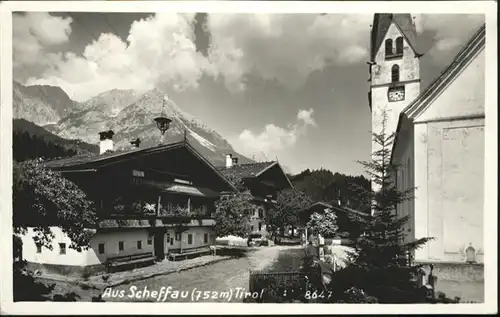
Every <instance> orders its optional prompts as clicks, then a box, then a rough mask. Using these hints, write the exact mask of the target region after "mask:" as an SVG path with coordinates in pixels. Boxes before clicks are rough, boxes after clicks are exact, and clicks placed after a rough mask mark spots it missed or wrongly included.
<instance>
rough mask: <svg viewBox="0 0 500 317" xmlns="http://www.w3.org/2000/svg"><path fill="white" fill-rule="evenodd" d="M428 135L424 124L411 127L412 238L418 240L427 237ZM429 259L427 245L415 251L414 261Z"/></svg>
mask: <svg viewBox="0 0 500 317" xmlns="http://www.w3.org/2000/svg"><path fill="white" fill-rule="evenodd" d="M427 141H428V133H427V125H426V124H416V125H414V126H413V142H412V143H413V145H414V157H415V159H414V164H415V198H414V200H413V206H414V213H413V216H414V218H413V219H414V220H413V227H414V237H415V239H420V238H424V237H429V231H428V214H427V202H428V198H427V196H428V192H429V189H428V183H427V180H428V161H427V159H428V155H427V153H428V151H427V145H428V142H427ZM428 257H429V244H425V245H424V246H422V247H421V248H420V249H418V250H416V251H415V259H420V260H427V259H428Z"/></svg>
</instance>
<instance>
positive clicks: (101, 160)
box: [43, 141, 236, 190]
mask: <svg viewBox="0 0 500 317" xmlns="http://www.w3.org/2000/svg"><path fill="white" fill-rule="evenodd" d="M179 148H186V149H187V150H189V151H190V152H191V153H192V154H193V155H195V156H196V157H197V158H198V159H199V160H201V161H202V162H204V163H205V164H206V165H207V166H208V167H209V168H211V169H212V170H213V171H214V172H215V173H216V174H217V175H218V176H219V177H220V178H221V179H222V180H224V181H225V182H226V183H227V184H228V185H230V188H232V189H233V190H236V188H235V187H234V184H232V183H231V182H230V181H229V180H227V179H226V177H225V176H224V174H223V173H221V172H220V171H219V170H217V169H216V168H215V166H213V165H212V163H210V161H209V160H207V159H206V158H205V157H204V156H202V155H201V154H200V153H198V152H197V151H196V149H194V148H193V147H192V146H191V145H190V144H189V142H187V141H181V142H176V143H170V144H165V145H159V146H156V147H149V148H144V149H131V150H124V151H115V152H109V153H104V154H100V155H98V154H84V155H76V156H72V157H67V158H62V159H54V160H49V161H45V162H43V164H44V165H45V166H46V167H48V168H50V169H53V170H55V171H71V170H75V169H77V168H78V167H87V166H89V165H90V166H95V167H99V166H103V165H107V164H109V163H113V162H117V161H123V160H127V159H133V158H136V157H139V156H147V155H151V154H155V153H161V152H165V151H169V150H173V149H179Z"/></svg>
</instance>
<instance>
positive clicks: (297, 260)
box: [266, 248, 305, 272]
mask: <svg viewBox="0 0 500 317" xmlns="http://www.w3.org/2000/svg"><path fill="white" fill-rule="evenodd" d="M304 255H305V253H304V249H302V248H297V249H288V250H283V251H281V252H280V254H279V255H278V258H277V260H276V261H275V262H274V263H273V264H271V266H269V267H268V268H266V271H270V272H295V271H299V270H300V266H301V265H302V259H303V258H304Z"/></svg>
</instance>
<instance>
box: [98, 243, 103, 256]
mask: <svg viewBox="0 0 500 317" xmlns="http://www.w3.org/2000/svg"><path fill="white" fill-rule="evenodd" d="M103 253H104V243H99V254H103Z"/></svg>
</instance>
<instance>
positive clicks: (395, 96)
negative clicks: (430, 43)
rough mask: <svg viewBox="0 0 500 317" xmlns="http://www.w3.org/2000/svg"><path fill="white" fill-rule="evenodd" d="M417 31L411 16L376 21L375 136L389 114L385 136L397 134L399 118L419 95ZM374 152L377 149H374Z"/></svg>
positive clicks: (372, 54) (372, 46) (372, 56)
mask: <svg viewBox="0 0 500 317" xmlns="http://www.w3.org/2000/svg"><path fill="white" fill-rule="evenodd" d="M416 39H417V31H416V28H415V23H414V21H413V18H412V16H411V15H410V14H387V13H378V14H375V16H374V18H373V25H372V30H371V43H370V61H369V62H368V64H369V67H370V68H369V69H370V78H369V82H370V92H369V93H368V102H369V105H370V110H371V112H372V132H374V133H380V132H381V129H382V114H383V113H384V112H385V113H386V114H387V117H386V118H387V119H386V133H387V134H390V133H393V132H395V131H396V128H397V124H398V119H399V114H400V113H401V111H402V110H403V109H404V108H405V107H406V106H408V105H409V104H410V103H411V102H412V101H413V100H414V99H415V98H416V97H417V96H418V95H419V93H420V68H419V66H420V62H419V58H420V57H421V56H422V55H421V54H419V53H418V52H417V49H416ZM372 150H376V149H375V145H372Z"/></svg>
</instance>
